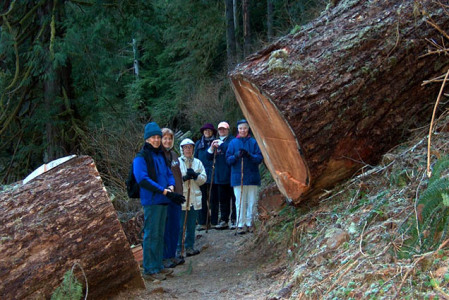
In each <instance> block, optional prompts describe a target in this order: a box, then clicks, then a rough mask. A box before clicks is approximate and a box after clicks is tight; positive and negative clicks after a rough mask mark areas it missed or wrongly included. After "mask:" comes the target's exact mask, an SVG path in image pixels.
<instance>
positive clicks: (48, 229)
mask: <svg viewBox="0 0 449 300" xmlns="http://www.w3.org/2000/svg"><path fill="white" fill-rule="evenodd" d="M0 212H1V220H0V237H1V244H0V295H1V298H2V299H23V298H32V299H45V298H50V296H51V294H52V293H53V291H54V290H55V289H56V288H57V287H58V286H59V285H60V284H61V282H62V278H63V275H64V273H65V272H66V271H70V270H71V268H72V266H73V265H74V264H75V263H77V264H79V265H80V266H81V267H82V269H83V270H84V272H85V274H86V277H87V281H88V290H89V294H88V295H89V298H94V299H98V298H106V297H107V296H108V295H111V294H112V293H115V292H117V291H118V290H119V289H122V288H125V287H129V288H131V287H132V288H144V282H143V279H142V277H141V275H140V270H139V266H138V265H137V262H136V261H135V260H134V256H133V253H132V251H131V249H130V247H129V244H128V241H127V239H126V236H125V234H124V232H123V230H122V228H121V226H120V223H119V221H118V219H117V214H116V211H115V209H114V207H113V206H112V203H111V201H110V200H109V197H108V195H107V192H106V190H105V188H104V186H103V182H102V180H101V178H100V175H99V173H98V171H97V168H96V166H95V163H94V161H93V160H92V158H90V157H87V156H81V157H77V158H73V159H71V160H69V161H68V162H66V163H64V164H62V165H59V166H57V167H55V168H53V169H52V170H50V171H48V172H46V173H44V174H41V175H39V176H38V177H36V178H34V179H33V180H32V181H30V182H29V183H27V184H25V185H21V184H20V185H18V186H17V188H15V189H12V190H7V191H4V192H2V193H0ZM75 275H76V277H77V278H78V281H79V282H80V283H82V284H83V285H84V282H85V279H84V276H83V274H82V273H81V271H80V270H79V268H75Z"/></svg>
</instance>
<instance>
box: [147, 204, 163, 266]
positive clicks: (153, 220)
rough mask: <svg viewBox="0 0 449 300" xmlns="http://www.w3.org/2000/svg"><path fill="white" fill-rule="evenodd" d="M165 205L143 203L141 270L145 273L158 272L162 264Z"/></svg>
mask: <svg viewBox="0 0 449 300" xmlns="http://www.w3.org/2000/svg"><path fill="white" fill-rule="evenodd" d="M167 207H168V206H167V205H144V207H143V212H144V218H145V220H144V234H143V243H142V248H143V270H144V273H145V274H154V273H159V272H160V271H161V270H162V269H163V268H164V265H163V264H162V255H163V251H164V231H165V221H166V219H167Z"/></svg>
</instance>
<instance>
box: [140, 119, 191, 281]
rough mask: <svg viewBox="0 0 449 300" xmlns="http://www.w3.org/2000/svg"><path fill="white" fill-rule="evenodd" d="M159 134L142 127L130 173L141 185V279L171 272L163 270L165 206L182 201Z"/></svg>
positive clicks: (156, 128) (155, 127) (151, 127)
mask: <svg viewBox="0 0 449 300" xmlns="http://www.w3.org/2000/svg"><path fill="white" fill-rule="evenodd" d="M161 138H162V132H161V129H160V128H159V126H158V125H157V124H156V123H154V122H151V123H148V124H147V125H146V126H145V133H144V140H145V145H144V146H143V148H142V150H141V151H140V152H139V153H138V155H137V156H136V158H134V160H133V173H134V177H135V178H136V181H137V182H138V183H139V186H140V203H141V204H142V206H143V211H144V236H143V243H142V248H143V277H144V278H145V279H150V280H155V279H157V280H164V279H166V277H165V275H167V274H170V273H172V272H173V271H172V270H168V269H164V265H163V264H162V255H163V251H164V231H165V221H166V218H167V207H168V204H169V202H170V200H171V201H173V202H177V203H179V202H181V203H182V201H183V198H184V197H183V196H182V195H179V194H177V193H174V192H173V191H174V186H175V178H174V177H173V173H172V171H171V169H170V166H169V165H167V161H166V159H165V155H164V152H163V149H162V147H161Z"/></svg>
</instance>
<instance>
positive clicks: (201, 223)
mask: <svg viewBox="0 0 449 300" xmlns="http://www.w3.org/2000/svg"><path fill="white" fill-rule="evenodd" d="M200 132H201V134H202V136H201V139H199V140H198V141H197V142H196V144H195V153H194V155H193V156H194V157H195V158H198V159H199V160H200V161H201V162H202V163H203V165H204V168H205V169H206V174H207V180H206V183H205V184H203V185H202V186H201V194H202V200H201V201H202V209H201V211H200V212H199V214H198V230H205V229H206V228H208V226H209V225H210V223H211V220H210V218H209V224H206V220H207V219H208V216H207V215H208V210H209V205H207V199H208V198H209V190H210V182H211V175H212V161H211V160H209V159H208V158H207V150H208V149H209V147H210V145H211V143H212V141H213V140H215V135H216V134H217V130H216V129H215V127H214V125H212V124H210V123H205V124H204V125H203V127H201V129H200ZM212 225H214V226H215V225H217V224H216V223H215V224H214V223H212Z"/></svg>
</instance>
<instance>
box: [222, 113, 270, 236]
mask: <svg viewBox="0 0 449 300" xmlns="http://www.w3.org/2000/svg"><path fill="white" fill-rule="evenodd" d="M237 129H238V135H237V137H236V138H235V139H233V140H232V141H231V142H230V143H229V146H228V150H227V151H226V162H227V163H228V164H229V165H230V166H231V186H232V187H233V188H234V194H235V198H236V203H235V206H236V209H237V226H238V231H237V233H239V234H244V233H245V232H252V222H253V215H254V212H255V209H256V204H257V189H258V186H259V185H260V182H261V180H260V173H259V164H260V163H261V162H262V161H263V157H262V153H261V152H260V148H259V146H258V145H257V142H256V140H255V139H254V138H253V137H251V135H250V134H249V124H248V122H247V121H246V120H245V119H242V120H240V121H238V122H237ZM242 164H243V172H242ZM245 227H246V228H245Z"/></svg>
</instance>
